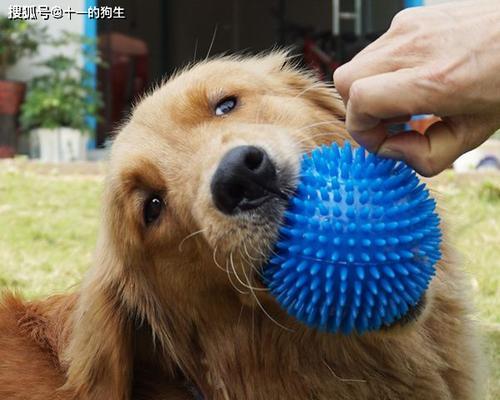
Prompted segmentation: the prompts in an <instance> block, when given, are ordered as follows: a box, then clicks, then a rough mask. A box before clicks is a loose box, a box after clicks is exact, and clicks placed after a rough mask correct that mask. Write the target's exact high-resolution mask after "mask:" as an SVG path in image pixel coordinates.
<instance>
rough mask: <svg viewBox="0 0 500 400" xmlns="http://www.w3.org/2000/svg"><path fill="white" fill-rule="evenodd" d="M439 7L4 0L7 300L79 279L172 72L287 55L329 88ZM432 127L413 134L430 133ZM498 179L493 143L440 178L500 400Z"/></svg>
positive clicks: (365, 1)
mask: <svg viewBox="0 0 500 400" xmlns="http://www.w3.org/2000/svg"><path fill="white" fill-rule="evenodd" d="M448 1H453V0H448ZM457 1H458V0H457ZM442 2H444V1H443V0H406V1H404V0H377V1H375V0H308V1H305V0H255V1H244V0H150V1H139V0H120V1H100V0H72V1H68V0H59V1H54V0H46V1H44V2H43V3H40V4H37V2H36V1H33V0H17V1H15V0H0V290H1V289H3V288H7V287H8V288H11V289H19V290H20V291H22V292H23V293H26V295H27V296H28V297H33V296H40V295H47V294H49V293H53V292H56V291H65V290H68V289H69V288H70V287H71V286H72V285H75V284H77V283H78V282H79V281H80V279H81V276H82V274H83V272H84V271H85V270H86V269H87V267H88V265H89V263H90V260H91V253H92V249H93V246H94V242H95V239H96V234H97V224H98V219H99V217H98V215H99V211H98V209H99V208H98V204H99V197H100V193H101V189H102V179H103V175H104V172H105V168H106V158H107V154H108V151H109V146H110V143H111V138H112V136H113V133H114V132H115V130H116V129H117V127H118V126H119V124H120V122H121V121H122V120H123V119H124V117H126V116H127V114H128V113H129V111H130V109H131V107H132V105H133V103H134V101H135V100H136V99H137V98H139V97H140V96H141V95H142V94H143V93H144V92H145V91H147V90H148V88H150V87H151V86H152V85H155V84H158V83H160V82H161V81H162V80H163V79H165V78H166V77H168V76H169V75H170V74H172V72H174V71H175V70H176V69H179V68H182V67H183V66H185V65H186V64H188V63H191V62H193V61H196V60H201V59H204V58H205V57H207V55H210V56H212V55H217V54H222V53H224V54H231V53H235V52H245V53H257V52H260V51H264V50H269V49H271V48H274V47H283V46H286V47H290V48H292V49H293V53H294V54H296V55H298V57H299V59H300V61H301V63H302V65H303V66H304V68H309V69H311V70H312V71H314V73H315V74H316V75H317V77H318V78H319V79H323V80H327V81H329V80H331V78H332V74H333V71H334V70H335V69H336V68H337V67H338V66H339V65H342V64H343V63H345V62H347V61H349V60H350V59H351V58H352V57H353V56H354V55H355V54H356V53H357V52H358V51H360V50H361V49H362V48H364V47H365V46H366V45H367V44H369V43H370V42H372V41H374V40H376V39H377V38H378V37H379V36H380V35H381V34H382V33H383V32H385V31H386V30H387V29H388V27H389V25H390V23H391V20H392V18H393V17H394V15H395V14H396V13H397V12H398V11H400V10H402V9H404V8H406V7H413V6H428V5H432V4H437V3H442ZM433 121H435V117H433V116H415V117H414V118H413V120H412V121H411V123H410V124H411V128H412V129H416V130H419V131H423V130H425V128H426V127H427V126H428V125H429V124H430V123H432V122H433ZM403 128H404V127H403ZM499 170H500V140H499V139H498V133H497V134H496V135H495V136H494V137H493V138H492V139H490V140H489V141H487V142H486V143H485V144H484V145H482V146H481V147H480V148H478V149H476V150H474V151H472V152H470V153H468V154H466V155H464V156H463V157H461V158H460V159H459V160H457V162H456V163H455V164H454V165H453V166H450V169H449V170H447V171H445V172H444V173H442V174H441V175H439V176H438V177H436V178H432V179H431V183H432V184H433V186H434V188H435V189H436V190H437V191H438V192H439V193H440V197H441V202H442V205H443V206H444V208H445V209H446V210H448V211H447V212H448V221H449V224H450V225H451V229H452V232H453V233H452V235H451V237H452V238H453V240H454V244H455V245H456V247H457V248H458V249H459V250H460V252H461V253H462V255H463V261H464V263H463V264H464V267H465V269H466V270H467V272H468V277H469V279H470V283H471V287H472V293H473V296H474V299H473V300H474V302H475V304H476V308H477V312H476V315H475V317H476V318H477V320H478V324H479V325H480V327H481V330H482V332H483V333H484V338H485V344H484V346H485V351H486V352H487V354H488V357H489V360H490V365H491V368H490V369H491V374H490V378H489V394H488V396H489V397H488V398H489V399H499V398H500V173H499Z"/></svg>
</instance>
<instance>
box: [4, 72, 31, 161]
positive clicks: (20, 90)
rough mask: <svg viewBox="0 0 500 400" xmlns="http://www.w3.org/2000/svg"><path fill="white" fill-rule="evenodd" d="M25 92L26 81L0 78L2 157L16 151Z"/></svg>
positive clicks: (10, 155)
mask: <svg viewBox="0 0 500 400" xmlns="http://www.w3.org/2000/svg"><path fill="white" fill-rule="evenodd" d="M25 92H26V84H25V83H24V82H16V81H6V80H0V158H6V157H12V156H13V155H14V154H15V153H16V147H17V114H18V113H19V109H20V108H21V104H22V102H23V99H24V93H25Z"/></svg>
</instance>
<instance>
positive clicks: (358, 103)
mask: <svg viewBox="0 0 500 400" xmlns="http://www.w3.org/2000/svg"><path fill="white" fill-rule="evenodd" d="M364 99H365V90H364V87H363V83H362V82H360V81H355V82H354V83H353V84H352V85H351V88H350V89H349V102H350V103H351V107H352V108H353V109H354V110H355V111H357V112H362V111H363V107H364Z"/></svg>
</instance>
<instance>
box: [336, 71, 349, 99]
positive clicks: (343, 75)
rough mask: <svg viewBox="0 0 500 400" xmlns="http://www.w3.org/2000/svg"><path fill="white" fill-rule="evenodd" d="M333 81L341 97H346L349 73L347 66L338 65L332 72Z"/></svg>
mask: <svg viewBox="0 0 500 400" xmlns="http://www.w3.org/2000/svg"><path fill="white" fill-rule="evenodd" d="M333 82H334V84H335V88H336V89H337V91H338V92H339V93H340V95H341V96H342V97H344V98H345V97H346V96H347V94H348V93H349V86H350V74H349V71H348V70H347V68H345V67H339V68H337V69H336V70H335V72H334V73H333Z"/></svg>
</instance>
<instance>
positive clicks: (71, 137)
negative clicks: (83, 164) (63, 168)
mask: <svg viewBox="0 0 500 400" xmlns="http://www.w3.org/2000/svg"><path fill="white" fill-rule="evenodd" d="M30 135H31V138H30V142H31V151H30V152H31V156H32V157H34V158H36V157H37V156H38V157H39V158H40V161H42V162H47V163H60V162H71V161H84V160H86V158H87V141H88V135H87V134H86V133H84V132H81V131H79V130H78V129H73V128H67V127H61V128H56V129H45V128H40V129H35V130H33V131H31V132H30Z"/></svg>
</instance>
